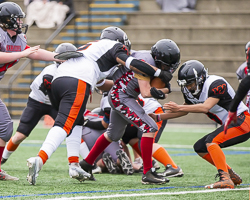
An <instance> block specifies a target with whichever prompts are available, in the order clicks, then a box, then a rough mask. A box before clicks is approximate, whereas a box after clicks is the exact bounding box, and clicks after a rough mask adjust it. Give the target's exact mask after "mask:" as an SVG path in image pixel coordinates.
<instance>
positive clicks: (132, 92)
mask: <svg viewBox="0 0 250 200" xmlns="http://www.w3.org/2000/svg"><path fill="white" fill-rule="evenodd" d="M131 52H132V53H131V56H132V57H134V58H136V59H138V60H142V61H144V62H147V63H149V64H151V65H153V66H155V62H154V59H153V57H152V55H151V54H150V51H146V50H141V51H133V50H132V51H131ZM121 77H122V78H121ZM119 79H120V81H119V82H120V83H119V84H120V86H121V87H122V88H121V89H120V90H123V92H125V93H127V94H128V95H129V96H131V97H134V98H136V97H137V96H138V95H139V94H140V88H139V83H138V79H144V80H148V81H150V77H148V76H142V75H141V74H137V73H135V72H133V71H131V70H129V69H128V68H126V67H124V66H121V67H119V68H118V69H117V70H116V71H115V73H114V75H113V81H114V83H115V82H116V81H117V80H119ZM122 79H123V80H124V81H123V80H122ZM125 79H126V80H125ZM122 82H123V83H122Z"/></svg>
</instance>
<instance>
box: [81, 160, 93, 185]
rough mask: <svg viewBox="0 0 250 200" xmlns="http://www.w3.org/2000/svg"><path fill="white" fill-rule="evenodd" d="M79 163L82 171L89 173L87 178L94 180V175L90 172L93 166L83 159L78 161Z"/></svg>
mask: <svg viewBox="0 0 250 200" xmlns="http://www.w3.org/2000/svg"><path fill="white" fill-rule="evenodd" d="M79 165H80V166H81V168H82V169H83V170H84V171H86V172H88V173H89V174H90V178H89V180H91V181H95V180H96V179H95V177H94V176H93V173H92V169H93V168H94V166H92V165H91V164H89V163H87V162H86V161H85V160H84V159H83V160H81V161H80V162H79Z"/></svg>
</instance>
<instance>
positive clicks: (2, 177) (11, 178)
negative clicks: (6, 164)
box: [0, 169, 19, 181]
mask: <svg viewBox="0 0 250 200" xmlns="http://www.w3.org/2000/svg"><path fill="white" fill-rule="evenodd" d="M0 180H3V181H18V180H19V178H17V177H14V176H11V175H9V174H7V173H6V172H5V171H4V170H3V169H1V172H0Z"/></svg>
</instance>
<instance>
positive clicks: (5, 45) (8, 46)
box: [0, 28, 28, 80]
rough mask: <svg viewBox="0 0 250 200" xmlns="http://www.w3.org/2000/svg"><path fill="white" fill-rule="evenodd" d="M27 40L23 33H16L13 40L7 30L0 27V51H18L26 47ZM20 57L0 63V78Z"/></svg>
mask: <svg viewBox="0 0 250 200" xmlns="http://www.w3.org/2000/svg"><path fill="white" fill-rule="evenodd" d="M27 47H28V46H27V40H26V37H25V35H24V34H17V36H16V40H15V41H14V42H13V41H12V40H11V38H10V36H9V35H8V33H7V31H4V30H3V29H2V28H0V51H1V52H7V53H11V52H20V51H23V50H25V49H26V48H27ZM19 60H20V59H17V60H14V61H12V62H9V63H4V64H0V80H1V79H2V78H3V77H4V74H5V72H6V71H7V69H8V68H10V67H12V66H13V65H14V64H16V63H17V62H18V61H19Z"/></svg>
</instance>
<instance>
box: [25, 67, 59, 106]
mask: <svg viewBox="0 0 250 200" xmlns="http://www.w3.org/2000/svg"><path fill="white" fill-rule="evenodd" d="M56 70H57V64H51V65H49V66H47V67H45V68H44V69H43V71H42V72H41V73H40V74H39V75H38V76H37V77H36V78H35V80H34V81H33V82H32V83H31V85H30V89H31V92H30V94H29V97H31V98H32V99H34V100H36V101H39V102H41V103H45V104H48V105H51V102H50V100H49V97H48V95H45V94H44V93H43V92H42V91H41V90H40V89H39V88H40V86H41V85H42V84H43V76H44V75H45V74H49V75H51V76H54V74H55V72H56Z"/></svg>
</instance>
